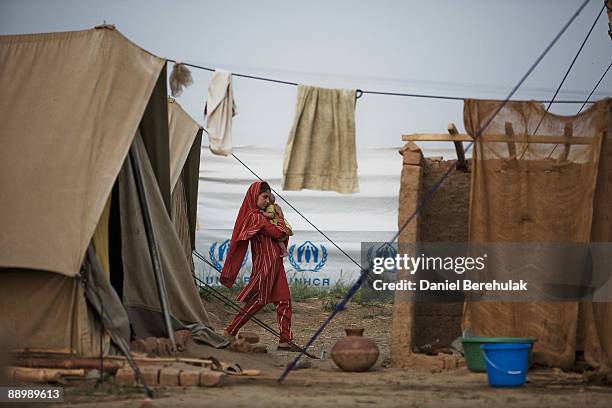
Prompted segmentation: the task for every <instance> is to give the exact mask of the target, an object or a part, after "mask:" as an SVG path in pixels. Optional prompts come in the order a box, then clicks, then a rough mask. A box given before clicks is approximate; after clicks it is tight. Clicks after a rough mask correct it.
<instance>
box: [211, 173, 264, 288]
mask: <svg viewBox="0 0 612 408" xmlns="http://www.w3.org/2000/svg"><path fill="white" fill-rule="evenodd" d="M261 184H262V183H261V181H256V182H255V183H253V184H251V185H250V186H249V189H248V190H247V192H246V195H245V196H244V200H243V201H242V206H241V207H240V211H238V216H237V217H236V222H235V224H234V231H233V232H232V239H231V240H230V247H229V251H228V254H227V257H226V258H225V263H224V264H223V270H222V271H221V279H220V281H221V284H222V285H224V286H227V287H228V288H230V287H232V285H233V284H234V281H235V280H236V277H237V276H238V272H239V271H240V266H241V265H242V261H243V260H244V255H245V254H246V251H247V249H248V248H249V239H250V238H251V237H252V236H253V235H255V234H256V233H257V231H258V230H259V228H261V225H258V224H259V223H261V221H262V220H264V219H263V217H261V219H258V217H253V214H257V213H258V212H259V208H257V198H258V197H259V190H260V188H261ZM258 220H259V221H258Z"/></svg>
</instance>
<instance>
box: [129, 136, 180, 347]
mask: <svg viewBox="0 0 612 408" xmlns="http://www.w3.org/2000/svg"><path fill="white" fill-rule="evenodd" d="M130 159H131V160H130V162H131V164H132V171H133V173H134V179H135V181H136V187H137V189H138V199H139V201H140V209H141V212H142V219H143V222H144V227H145V233H146V235H147V244H148V247H149V254H150V255H151V264H152V265H153V272H154V275H155V283H156V284H157V294H158V295H159V301H160V304H161V308H162V312H163V315H164V323H165V326H166V331H167V332H168V338H169V339H170V343H171V344H172V351H176V340H175V339H174V330H173V329H172V321H171V320H170V312H169V307H168V294H167V293H166V284H165V281H164V274H163V271H162V268H161V261H160V257H159V250H158V248H157V241H156V240H155V234H154V232H153V224H152V222H151V213H150V211H149V204H148V203H147V199H146V197H145V192H144V184H143V180H142V173H141V172H140V162H139V160H138V154H137V153H136V150H135V147H134V144H132V146H131V147H130Z"/></svg>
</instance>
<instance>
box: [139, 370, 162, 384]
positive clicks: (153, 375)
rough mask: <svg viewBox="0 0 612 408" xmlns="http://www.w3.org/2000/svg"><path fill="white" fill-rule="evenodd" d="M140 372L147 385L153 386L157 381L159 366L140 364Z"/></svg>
mask: <svg viewBox="0 0 612 408" xmlns="http://www.w3.org/2000/svg"><path fill="white" fill-rule="evenodd" d="M140 372H141V373H142V376H143V378H144V380H145V382H146V383H147V385H149V386H151V387H153V386H156V385H157V384H158V382H159V367H158V366H141V367H140Z"/></svg>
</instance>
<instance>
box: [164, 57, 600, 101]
mask: <svg viewBox="0 0 612 408" xmlns="http://www.w3.org/2000/svg"><path fill="white" fill-rule="evenodd" d="M166 61H168V62H171V63H173V64H179V62H177V61H176V60H173V59H166ZM180 64H183V65H185V66H188V67H192V68H197V69H201V70H204V71H209V72H215V71H216V70H215V69H214V68H210V67H205V66H202V65H196V64H192V63H188V62H180ZM232 75H233V76H237V77H240V78H248V79H255V80H258V81H266V82H273V83H277V84H283V85H292V86H298V85H299V84H298V83H297V82H291V81H283V80H281V79H274V78H266V77H260V76H255V75H247V74H240V73H235V72H232ZM362 94H369V95H385V96H403V97H409V98H424V99H442V100H449V101H463V100H465V99H471V97H460V96H448V95H429V94H416V93H404V92H384V91H368V90H361V89H357V99H359V98H360V97H361V95H362ZM537 102H540V103H553V104H557V103H559V104H582V103H584V100H554V99H552V100H537ZM587 103H593V102H587Z"/></svg>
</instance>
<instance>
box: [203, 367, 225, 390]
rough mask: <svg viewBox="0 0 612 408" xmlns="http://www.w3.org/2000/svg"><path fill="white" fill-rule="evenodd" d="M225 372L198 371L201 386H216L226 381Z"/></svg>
mask: <svg viewBox="0 0 612 408" xmlns="http://www.w3.org/2000/svg"><path fill="white" fill-rule="evenodd" d="M225 377H227V374H225V373H221V372H219V371H212V370H203V371H202V372H200V386H201V387H218V386H221V385H223V384H224V383H225V382H226V378H225Z"/></svg>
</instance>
